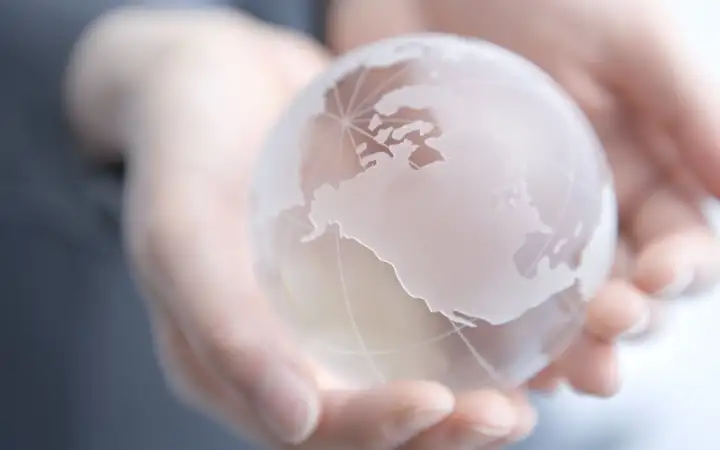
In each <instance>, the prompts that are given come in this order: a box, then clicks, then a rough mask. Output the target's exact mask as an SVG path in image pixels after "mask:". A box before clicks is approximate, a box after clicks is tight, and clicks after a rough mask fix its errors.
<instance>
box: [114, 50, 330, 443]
mask: <svg viewBox="0 0 720 450" xmlns="http://www.w3.org/2000/svg"><path fill="white" fill-rule="evenodd" d="M225 39H226V37H225V36H222V37H221V40H220V41H207V40H206V41H203V42H205V44H204V45H201V44H200V43H196V44H195V45H194V46H193V47H192V50H191V51H188V52H185V53H182V54H180V55H179V56H177V57H175V58H174V59H172V61H170V62H168V64H166V67H164V68H163V69H161V70H159V71H158V73H155V74H154V75H153V77H152V80H151V81H149V82H148V84H147V86H144V87H143V88H142V89H140V91H138V94H137V99H138V103H137V104H136V105H134V109H133V111H134V115H133V116H132V119H133V122H132V124H131V125H134V128H133V130H132V131H133V133H132V135H131V136H130V138H129V146H130V148H131V150H132V151H131V155H130V178H129V185H128V191H127V205H128V208H127V210H126V212H127V216H126V217H127V223H126V231H127V233H128V238H129V239H128V242H129V245H130V250H131V253H132V255H133V256H134V258H135V261H136V265H137V269H138V274H139V276H140V279H141V281H142V282H144V285H145V287H146V288H147V289H148V291H149V293H150V296H151V298H152V300H154V301H155V302H159V303H161V304H160V305H159V306H160V307H162V308H163V309H164V310H165V311H168V313H169V314H171V315H172V318H173V319H174V320H175V321H176V322H177V323H178V324H179V325H180V327H181V328H182V331H183V334H184V335H185V336H186V338H187V340H188V343H189V344H190V346H191V347H192V349H193V352H194V353H195V354H196V355H197V356H198V358H199V359H200V360H201V362H202V363H203V364H204V365H205V366H206V368H207V370H208V372H210V373H211V374H212V376H213V378H215V379H216V380H217V382H219V383H222V384H223V385H224V386H226V387H227V388H229V389H226V391H229V392H233V393H235V394H236V395H237V396H238V399H242V401H243V402H247V403H248V404H249V405H250V406H251V408H253V409H254V410H255V411H256V413H257V414H258V415H259V416H260V417H261V418H262V419H263V421H264V422H265V424H266V426H267V427H268V428H269V429H270V430H272V431H274V433H275V434H276V437H277V438H278V439H279V440H282V441H285V442H288V443H297V442H301V441H303V440H305V439H306V438H307V437H308V436H309V435H310V434H311V433H312V432H313V430H314V428H315V427H316V425H317V422H318V417H319V413H320V411H319V410H320V406H319V404H320V400H319V393H318V389H317V387H316V384H315V381H314V379H315V378H314V376H313V375H314V374H313V373H312V372H311V370H310V369H309V366H308V365H307V363H306V361H305V360H304V358H303V357H302V356H301V354H300V353H299V352H298V351H297V350H296V349H295V348H294V346H293V343H292V341H291V339H289V338H288V337H287V335H286V334H285V330H284V329H283V327H282V326H281V325H280V324H279V323H278V320H277V317H276V315H275V313H274V311H273V310H272V308H271V307H270V305H269V304H268V303H267V302H265V301H264V299H263V298H262V296H261V295H260V293H259V291H258V289H257V286H256V284H255V280H254V276H253V270H252V262H251V261H250V255H249V251H248V247H249V246H248V241H247V231H246V228H247V226H248V224H247V222H246V217H247V215H246V211H245V207H246V187H247V186H246V185H247V180H248V178H249V175H250V168H251V167H252V162H253V160H254V153H255V151H254V150H255V149H257V148H259V146H260V145H261V142H262V140H263V139H264V136H265V134H266V133H267V131H268V129H269V128H270V125H271V124H272V123H273V122H274V120H275V118H276V116H277V114H278V112H279V111H281V110H282V108H283V107H284V105H285V103H286V102H287V99H288V98H289V96H290V95H292V92H291V91H292V90H293V89H295V88H296V87H295V86H289V85H292V82H290V81H288V82H287V83H285V82H284V81H285V80H282V79H281V77H280V76H279V75H277V73H274V72H273V71H272V70H269V69H271V67H269V66H271V64H268V62H267V60H264V59H263V55H262V53H263V52H262V48H264V47H263V46H260V45H255V46H254V47H253V48H248V44H247V42H248V41H247V39H238V40H235V39H230V41H227V40H225ZM309 65H311V64H308V66H309ZM318 65H319V64H318ZM229 400H230V401H232V399H229ZM238 401H239V400H238Z"/></svg>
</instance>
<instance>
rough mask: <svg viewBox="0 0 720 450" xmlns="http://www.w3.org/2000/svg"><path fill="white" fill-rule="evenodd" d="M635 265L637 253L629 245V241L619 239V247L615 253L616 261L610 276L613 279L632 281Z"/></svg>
mask: <svg viewBox="0 0 720 450" xmlns="http://www.w3.org/2000/svg"><path fill="white" fill-rule="evenodd" d="M634 265H635V252H634V251H633V249H632V247H631V246H630V245H629V244H628V242H627V240H626V239H625V238H624V237H623V236H621V237H620V239H618V245H617V249H616V251H615V261H614V263H613V267H612V272H611V274H610V276H611V277H612V278H613V279H621V280H627V279H630V277H631V276H632V270H633V267H634Z"/></svg>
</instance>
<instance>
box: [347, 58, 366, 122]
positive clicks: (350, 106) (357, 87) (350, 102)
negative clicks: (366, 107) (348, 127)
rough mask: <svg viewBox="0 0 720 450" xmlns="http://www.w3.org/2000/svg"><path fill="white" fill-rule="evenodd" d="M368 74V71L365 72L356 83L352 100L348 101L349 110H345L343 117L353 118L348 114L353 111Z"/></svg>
mask: <svg viewBox="0 0 720 450" xmlns="http://www.w3.org/2000/svg"><path fill="white" fill-rule="evenodd" d="M367 73H368V71H367V69H365V70H363V71H362V73H361V74H360V76H359V77H358V79H357V81H355V87H354V88H353V92H352V94H351V95H350V100H348V104H347V108H346V109H345V111H343V116H347V117H352V116H351V115H350V114H348V112H350V111H352V110H353V106H354V103H355V97H356V96H357V94H358V91H360V88H361V87H362V85H363V84H364V83H365V77H366V76H367Z"/></svg>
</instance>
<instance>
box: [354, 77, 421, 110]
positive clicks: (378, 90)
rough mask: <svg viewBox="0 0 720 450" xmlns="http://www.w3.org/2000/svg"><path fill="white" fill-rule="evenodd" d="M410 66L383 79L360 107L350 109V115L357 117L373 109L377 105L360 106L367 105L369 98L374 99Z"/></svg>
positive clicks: (363, 100)
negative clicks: (353, 109)
mask: <svg viewBox="0 0 720 450" xmlns="http://www.w3.org/2000/svg"><path fill="white" fill-rule="evenodd" d="M409 68H410V64H408V65H406V66H405V67H403V68H402V69H400V70H398V71H397V72H395V73H394V74H392V75H390V76H389V77H387V78H386V79H385V81H383V82H382V83H380V84H379V85H378V86H377V87H376V88H375V89H373V90H372V91H370V93H369V94H368V95H367V96H366V97H365V98H364V99H362V100H360V103H359V104H358V109H357V110H355V111H350V114H348V116H350V117H357V116H359V115H360V114H363V113H366V112H368V111H370V110H371V109H373V108H374V107H375V105H370V106H367V107H365V108H362V109H361V108H360V107H361V106H363V105H365V102H366V101H367V100H369V99H370V100H371V99H373V98H374V97H375V96H377V95H378V94H379V93H381V92H382V91H383V89H385V88H386V87H387V86H388V85H389V84H390V83H391V82H392V81H394V80H395V78H397V77H398V75H402V74H403V73H405V71H406V70H408V69H409Z"/></svg>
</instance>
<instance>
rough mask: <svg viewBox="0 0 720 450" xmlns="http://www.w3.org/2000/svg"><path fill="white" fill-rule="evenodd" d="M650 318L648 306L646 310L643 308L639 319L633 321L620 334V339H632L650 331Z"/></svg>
mask: <svg viewBox="0 0 720 450" xmlns="http://www.w3.org/2000/svg"><path fill="white" fill-rule="evenodd" d="M651 319H652V313H651V312H650V309H649V308H648V309H647V310H645V312H644V313H643V314H642V316H640V319H639V320H638V321H637V322H636V323H635V325H633V326H632V327H631V328H630V329H629V330H627V331H626V332H624V333H623V334H622V335H621V336H620V339H622V340H634V339H640V338H642V337H643V336H645V335H646V334H647V333H648V331H650V323H651V321H652V320H651Z"/></svg>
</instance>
